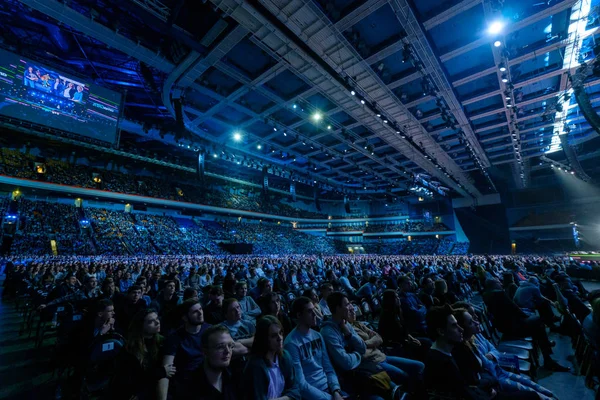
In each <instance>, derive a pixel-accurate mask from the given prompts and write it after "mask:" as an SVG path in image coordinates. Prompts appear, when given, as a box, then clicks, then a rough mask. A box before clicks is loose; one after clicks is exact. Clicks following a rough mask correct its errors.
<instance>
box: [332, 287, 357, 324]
mask: <svg viewBox="0 0 600 400" xmlns="http://www.w3.org/2000/svg"><path fill="white" fill-rule="evenodd" d="M327 307H329V310H330V311H331V314H332V317H333V319H335V320H337V321H342V320H348V314H349V313H350V309H351V308H352V309H353V310H354V306H353V305H352V303H350V301H349V300H348V296H346V295H345V294H344V293H342V292H333V293H331V294H330V295H329V296H328V297H327Z"/></svg>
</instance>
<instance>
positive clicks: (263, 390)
mask: <svg viewBox="0 0 600 400" xmlns="http://www.w3.org/2000/svg"><path fill="white" fill-rule="evenodd" d="M279 368H280V369H281V373H282V374H283V379H285V387H284V389H283V393H282V394H281V395H282V396H288V397H290V398H292V399H295V400H300V399H301V396H300V388H299V387H298V383H297V381H296V377H295V375H294V366H293V365H292V360H291V359H290V355H289V353H288V352H287V351H285V350H284V351H283V356H282V357H280V358H279ZM269 382H270V381H269V367H268V366H267V363H266V362H265V359H264V358H263V357H259V356H252V357H250V360H248V364H247V365H246V369H245V370H244V393H245V398H246V399H249V400H250V399H251V400H267V394H268V391H269Z"/></svg>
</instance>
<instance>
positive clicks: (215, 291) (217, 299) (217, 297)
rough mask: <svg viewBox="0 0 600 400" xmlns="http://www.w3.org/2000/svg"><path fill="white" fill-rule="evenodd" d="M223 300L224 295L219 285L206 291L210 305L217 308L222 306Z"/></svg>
mask: <svg viewBox="0 0 600 400" xmlns="http://www.w3.org/2000/svg"><path fill="white" fill-rule="evenodd" d="M224 298H225V294H224V293H223V288H221V286H219V285H213V286H211V287H210V289H209V290H208V299H209V300H210V302H211V303H214V304H216V305H218V306H221V305H223V299H224Z"/></svg>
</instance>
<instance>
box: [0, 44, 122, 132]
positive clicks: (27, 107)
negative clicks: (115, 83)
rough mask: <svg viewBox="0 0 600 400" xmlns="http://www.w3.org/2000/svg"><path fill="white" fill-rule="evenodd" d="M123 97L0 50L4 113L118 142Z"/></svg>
mask: <svg viewBox="0 0 600 400" xmlns="http://www.w3.org/2000/svg"><path fill="white" fill-rule="evenodd" d="M120 108H121V95H120V94H119V93H116V92H113V91H110V90H108V89H105V88H102V87H99V86H97V85H95V84H93V83H90V82H86V81H83V80H81V79H78V78H74V77H71V76H69V75H68V74H64V73H62V72H60V71H57V70H55V69H52V68H49V67H46V66H44V65H43V64H40V63H38V62H34V61H31V60H28V59H26V58H24V57H21V56H18V55H16V54H13V53H9V52H6V51H3V50H0V114H1V115H5V116H7V117H11V118H16V119H21V120H24V121H29V122H33V123H36V124H40V125H46V126H49V127H51V128H55V129H60V130H63V131H67V132H70V133H74V134H78V135H83V136H86V137H89V138H93V139H96V140H101V141H104V142H109V143H114V142H115V140H116V134H117V126H118V122H119V112H120Z"/></svg>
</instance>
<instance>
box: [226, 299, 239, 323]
mask: <svg viewBox="0 0 600 400" xmlns="http://www.w3.org/2000/svg"><path fill="white" fill-rule="evenodd" d="M223 316H224V317H225V319H226V320H227V321H228V322H238V321H239V320H241V319H242V308H241V307H240V303H238V301H237V299H235V298H233V297H230V298H228V299H225V301H223Z"/></svg>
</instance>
